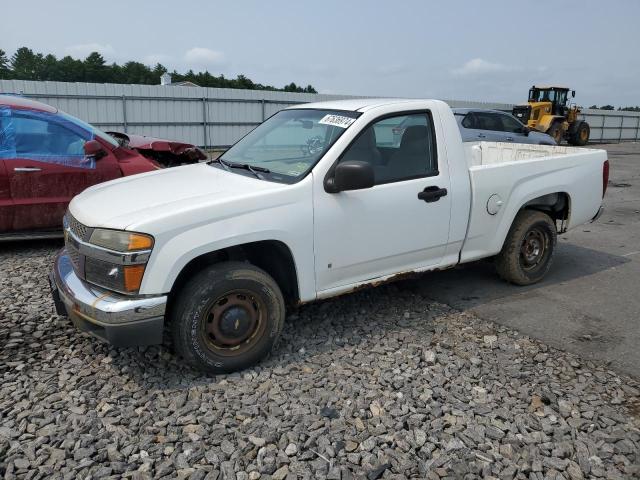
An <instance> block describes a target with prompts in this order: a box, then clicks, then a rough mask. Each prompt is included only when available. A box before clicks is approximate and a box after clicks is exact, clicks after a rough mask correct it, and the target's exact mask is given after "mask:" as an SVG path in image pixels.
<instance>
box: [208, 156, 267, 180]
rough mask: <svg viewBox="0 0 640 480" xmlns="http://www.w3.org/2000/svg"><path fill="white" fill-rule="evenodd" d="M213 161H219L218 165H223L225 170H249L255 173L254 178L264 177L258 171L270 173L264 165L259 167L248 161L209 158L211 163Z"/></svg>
mask: <svg viewBox="0 0 640 480" xmlns="http://www.w3.org/2000/svg"><path fill="white" fill-rule="evenodd" d="M214 162H217V163H219V164H220V165H222V166H223V167H225V168H226V169H227V170H229V169H230V168H242V169H244V170H249V171H250V172H251V173H253V174H254V175H255V177H256V178H259V179H260V180H262V179H263V178H264V177H263V176H262V175H260V173H271V170H269V169H268V168H266V167H260V166H258V165H250V164H248V163H236V162H228V161H226V160H222V159H221V158H219V157H218V158H216V159H215V160H211V163H214Z"/></svg>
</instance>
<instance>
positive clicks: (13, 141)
mask: <svg viewBox="0 0 640 480" xmlns="http://www.w3.org/2000/svg"><path fill="white" fill-rule="evenodd" d="M206 158H207V157H206V155H205V154H204V152H203V151H202V150H200V149H199V148H197V147H195V146H194V145H190V144H185V143H181V142H172V141H169V140H162V139H157V138H151V137H143V136H139V135H128V134H124V133H115V132H114V133H110V134H107V133H104V132H102V131H100V130H98V129H97V128H95V127H93V126H91V125H89V124H88V123H85V122H83V121H82V120H79V119H77V118H75V117H72V116H71V115H68V114H66V113H64V112H61V111H59V110H58V109H56V108H54V107H52V106H50V105H46V104H44V103H40V102H35V101H33V100H27V99H25V98H21V97H13V96H0V240H6V239H21V238H45V237H53V236H59V235H60V234H61V225H62V217H63V215H64V213H65V211H66V209H67V204H68V203H69V202H70V201H71V198H73V197H74V196H75V195H77V194H78V193H80V192H81V191H82V190H84V189H85V188H87V187H89V186H91V185H95V184H96V183H100V182H106V181H107V180H113V179H116V178H120V177H125V176H128V175H134V174H136V173H143V172H149V171H152V170H156V169H159V168H165V167H171V166H175V165H183V164H186V163H194V162H198V161H200V160H204V159H206Z"/></svg>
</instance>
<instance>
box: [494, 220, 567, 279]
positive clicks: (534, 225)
mask: <svg viewBox="0 0 640 480" xmlns="http://www.w3.org/2000/svg"><path fill="white" fill-rule="evenodd" d="M556 239H557V231H556V225H555V223H554V222H553V220H552V219H551V218H550V217H549V215H547V214H545V213H542V212H539V211H537V210H522V211H521V212H520V213H518V215H516V218H515V220H514V221H513V224H512V225H511V229H510V230H509V233H508V234H507V238H506V240H505V242H504V245H503V247H502V250H501V251H500V253H499V254H498V255H497V256H496V262H495V264H496V270H497V271H498V275H500V277H501V278H503V279H504V280H506V281H508V282H510V283H515V284H516V285H531V284H532V283H536V282H539V281H540V280H542V278H543V277H544V276H545V275H546V273H547V272H548V271H549V268H550V267H551V260H552V258H553V253H554V251H555V245H556Z"/></svg>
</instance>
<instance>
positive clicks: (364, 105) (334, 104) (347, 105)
mask: <svg viewBox="0 0 640 480" xmlns="http://www.w3.org/2000/svg"><path fill="white" fill-rule="evenodd" d="M421 100H423V99H419V98H352V99H349V100H328V101H325V102H314V103H304V104H299V105H293V106H291V107H289V108H288V109H300V108H310V109H314V108H315V109H322V110H346V111H351V112H365V111H367V110H370V109H372V108H376V107H381V106H383V105H394V104H399V103H407V102H416V101H421Z"/></svg>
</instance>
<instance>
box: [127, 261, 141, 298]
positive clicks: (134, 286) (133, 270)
mask: <svg viewBox="0 0 640 480" xmlns="http://www.w3.org/2000/svg"><path fill="white" fill-rule="evenodd" d="M142 275H144V265H127V266H125V267H124V289H125V290H126V291H127V292H136V291H138V290H140V284H141V283H142Z"/></svg>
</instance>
